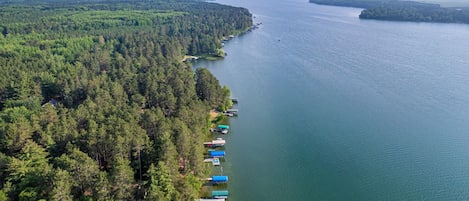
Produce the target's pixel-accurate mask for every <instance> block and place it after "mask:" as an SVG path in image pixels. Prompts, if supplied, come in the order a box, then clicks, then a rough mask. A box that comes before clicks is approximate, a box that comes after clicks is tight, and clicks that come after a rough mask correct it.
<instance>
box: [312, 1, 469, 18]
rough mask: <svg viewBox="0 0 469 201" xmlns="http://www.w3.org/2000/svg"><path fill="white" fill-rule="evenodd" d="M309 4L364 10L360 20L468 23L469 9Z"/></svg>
mask: <svg viewBox="0 0 469 201" xmlns="http://www.w3.org/2000/svg"><path fill="white" fill-rule="evenodd" d="M309 2H311V3H316V4H324V5H334V6H348V7H358V8H365V10H363V11H362V12H361V14H360V18H361V19H377V20H391V21H411V22H441V23H469V8H444V7H441V6H440V5H438V4H431V3H420V2H416V1H398V0H309Z"/></svg>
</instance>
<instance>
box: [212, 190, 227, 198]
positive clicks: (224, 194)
mask: <svg viewBox="0 0 469 201" xmlns="http://www.w3.org/2000/svg"><path fill="white" fill-rule="evenodd" d="M212 197H213V198H223V199H226V198H228V191H226V190H223V191H212Z"/></svg>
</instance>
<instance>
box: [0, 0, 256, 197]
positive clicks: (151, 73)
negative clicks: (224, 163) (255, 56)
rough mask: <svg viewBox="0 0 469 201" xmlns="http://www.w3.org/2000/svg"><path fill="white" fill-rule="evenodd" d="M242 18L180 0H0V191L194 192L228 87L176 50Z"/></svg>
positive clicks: (204, 43)
mask: <svg viewBox="0 0 469 201" xmlns="http://www.w3.org/2000/svg"><path fill="white" fill-rule="evenodd" d="M77 2H80V3H77ZM251 26H252V16H251V14H250V13H249V12H248V10H247V9H244V8H237V7H231V6H225V5H220V4H215V3H207V2H201V1H191V0H177V1H172V0H170V1H167V0H115V1H114V0H105V1H91V0H89V1H75V0H60V1H59V0H41V1H29V0H28V1H15V0H12V1H0V72H1V73H0V151H1V153H0V189H1V190H0V201H4V200H62V201H68V200H160V201H169V200H196V199H197V198H199V191H200V188H201V186H202V183H201V180H200V179H201V178H205V177H207V176H209V175H208V173H209V167H208V166H206V165H205V164H204V163H203V154H204V151H205V150H204V147H203V141H204V140H205V138H206V137H207V135H208V130H209V127H210V121H209V111H210V110H211V109H216V108H219V109H223V108H225V107H226V106H227V105H228V104H230V101H229V96H230V92H229V90H228V89H227V88H226V87H225V88H223V87H222V86H220V84H219V82H218V80H217V79H216V78H215V77H214V76H213V75H212V74H211V73H210V72H209V71H208V70H206V69H201V70H198V71H197V76H196V75H195V73H194V71H193V69H192V66H191V64H190V63H188V62H181V59H182V58H184V55H202V54H217V53H218V52H219V50H220V48H221V46H222V44H221V40H222V39H223V38H225V37H227V36H229V35H231V34H236V33H240V32H243V31H245V30H247V29H248V28H250V27H251Z"/></svg>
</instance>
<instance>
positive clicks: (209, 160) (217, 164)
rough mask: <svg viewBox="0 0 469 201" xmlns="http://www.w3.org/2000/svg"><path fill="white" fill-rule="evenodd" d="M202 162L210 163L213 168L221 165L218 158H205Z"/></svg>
mask: <svg viewBox="0 0 469 201" xmlns="http://www.w3.org/2000/svg"><path fill="white" fill-rule="evenodd" d="M204 162H205V163H212V164H213V165H214V166H219V165H220V164H221V163H220V159H219V158H206V159H204Z"/></svg>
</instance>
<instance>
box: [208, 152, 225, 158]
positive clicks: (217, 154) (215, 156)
mask: <svg viewBox="0 0 469 201" xmlns="http://www.w3.org/2000/svg"><path fill="white" fill-rule="evenodd" d="M224 156H225V151H210V157H212V158H220V157H224Z"/></svg>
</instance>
